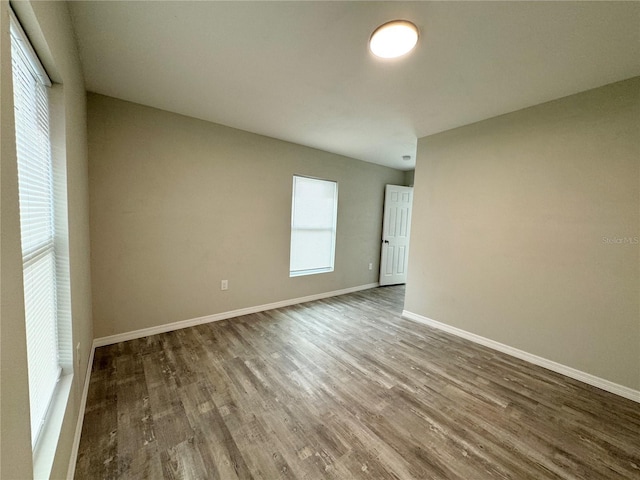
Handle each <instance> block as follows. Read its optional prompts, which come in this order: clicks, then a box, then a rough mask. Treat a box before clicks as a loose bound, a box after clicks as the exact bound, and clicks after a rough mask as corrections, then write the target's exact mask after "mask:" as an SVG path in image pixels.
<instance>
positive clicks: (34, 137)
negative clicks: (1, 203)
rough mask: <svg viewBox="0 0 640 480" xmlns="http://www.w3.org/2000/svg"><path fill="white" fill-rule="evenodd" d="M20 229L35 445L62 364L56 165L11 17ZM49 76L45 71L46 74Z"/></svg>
mask: <svg viewBox="0 0 640 480" xmlns="http://www.w3.org/2000/svg"><path fill="white" fill-rule="evenodd" d="M11 57H12V69H13V91H14V108H15V130H16V150H17V156H18V186H19V194H20V231H21V236H22V262H23V277H24V302H25V317H26V334H27V358H28V368H29V402H30V412H31V439H32V446H33V447H35V444H36V442H37V440H38V436H39V434H40V430H41V429H42V425H43V423H44V421H45V418H46V414H47V409H48V407H49V404H50V402H51V398H52V396H53V393H54V390H55V388H56V383H57V381H58V378H59V377H60V372H61V368H60V365H59V361H58V338H57V322H56V318H57V300H56V299H57V292H56V251H55V222H54V191H53V169H52V158H51V142H50V136H49V103H48V91H47V90H48V89H47V86H46V85H45V84H44V83H43V75H42V73H41V72H39V71H38V69H37V68H36V67H34V65H36V64H38V63H39V61H38V60H37V58H35V56H34V54H33V50H32V49H31V46H30V45H29V44H28V41H27V40H26V36H25V35H24V33H23V32H22V31H21V28H20V26H19V25H18V24H17V22H16V21H15V20H14V19H13V18H12V22H11ZM45 75H46V74H45Z"/></svg>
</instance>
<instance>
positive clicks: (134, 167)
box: [88, 94, 403, 337]
mask: <svg viewBox="0 0 640 480" xmlns="http://www.w3.org/2000/svg"><path fill="white" fill-rule="evenodd" d="M88 106H89V108H88V113H89V114H88V119H89V122H88V125H89V158H90V191H91V252H92V253H91V257H92V278H93V299H94V311H93V312H94V328H95V335H96V337H102V336H107V335H112V334H117V333H122V332H128V331H132V330H136V329H141V328H146V327H152V326H157V325H162V324H166V323H171V322H176V321H179V320H187V319H192V318H196V317H200V316H205V315H210V314H215V313H220V312H226V311H230V310H235V309H239V308H244V307H250V306H258V305H263V304H267V303H271V302H276V301H280V300H287V299H292V298H297V297H302V296H306V295H312V294H316V293H322V292H329V291H333V290H338V289H343V288H348V287H354V286H359V285H365V284H369V283H374V282H376V281H377V279H378V278H377V277H378V265H379V255H380V234H381V222H382V202H383V195H384V185H385V184H386V183H396V184H401V183H402V182H403V172H401V171H398V170H393V169H390V168H385V167H381V166H377V165H373V164H368V163H364V162H360V161H355V160H353V159H348V158H345V157H341V156H338V155H334V154H330V153H327V152H322V151H320V150H315V149H311V148H307V147H302V146H300V145H295V144H292V143H287V142H283V141H280V140H275V139H272V138H268V137H263V136H260V135H255V134H252V133H248V132H244V131H241V130H236V129H233V128H228V127H224V126H221V125H216V124H212V123H208V122H204V121H201V120H196V119H193V118H188V117H184V116H180V115H177V114H173V113H168V112H165V111H161V110H156V109H152V108H148V107H144V106H141V105H137V104H133V103H128V102H123V101H120V100H116V99H113V98H109V97H105V96H100V95H95V94H89V96H88ZM293 174H301V175H308V176H313V177H320V178H327V179H330V180H337V181H338V185H339V186H338V190H339V194H338V196H339V200H338V234H337V244H336V266H335V271H334V272H332V273H326V274H319V275H311V276H305V277H296V278H289V235H290V215H291V185H292V176H293ZM369 263H373V268H372V270H369V269H368V264H369ZM222 279H227V280H229V290H228V291H225V292H222V291H220V280H222Z"/></svg>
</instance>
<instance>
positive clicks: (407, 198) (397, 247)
mask: <svg viewBox="0 0 640 480" xmlns="http://www.w3.org/2000/svg"><path fill="white" fill-rule="evenodd" d="M412 203H413V188H412V187H401V186H399V185H387V186H386V188H385V194H384V219H383V221H382V256H381V258H380V285H396V284H400V283H406V281H407V262H408V260H409V233H410V230H411V205H412Z"/></svg>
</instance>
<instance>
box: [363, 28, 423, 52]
mask: <svg viewBox="0 0 640 480" xmlns="http://www.w3.org/2000/svg"><path fill="white" fill-rule="evenodd" d="M416 43H418V27H416V26H415V25H414V24H413V23H411V22H408V21H407V20H393V21H392V22H387V23H385V24H383V25H380V26H379V27H378V28H376V29H375V30H374V32H373V34H372V35H371V38H370V39H369V49H370V50H371V53H373V54H374V55H375V56H376V57H380V58H396V57H401V56H402V55H404V54H406V53H409V52H410V51H411V50H413V47H415V46H416Z"/></svg>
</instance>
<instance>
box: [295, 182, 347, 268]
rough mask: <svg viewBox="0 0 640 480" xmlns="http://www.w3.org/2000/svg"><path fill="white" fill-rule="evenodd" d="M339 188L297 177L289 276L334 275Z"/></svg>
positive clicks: (335, 184) (331, 184) (330, 184)
mask: <svg viewBox="0 0 640 480" xmlns="http://www.w3.org/2000/svg"><path fill="white" fill-rule="evenodd" d="M337 216H338V184H337V183H336V182H332V181H329V180H318V179H315V178H308V177H300V176H297V175H294V177H293V200H292V207H291V256H290V260H289V276H290V277H296V276H300V275H311V274H314V273H324V272H333V263H334V259H335V249H336V220H337Z"/></svg>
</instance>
